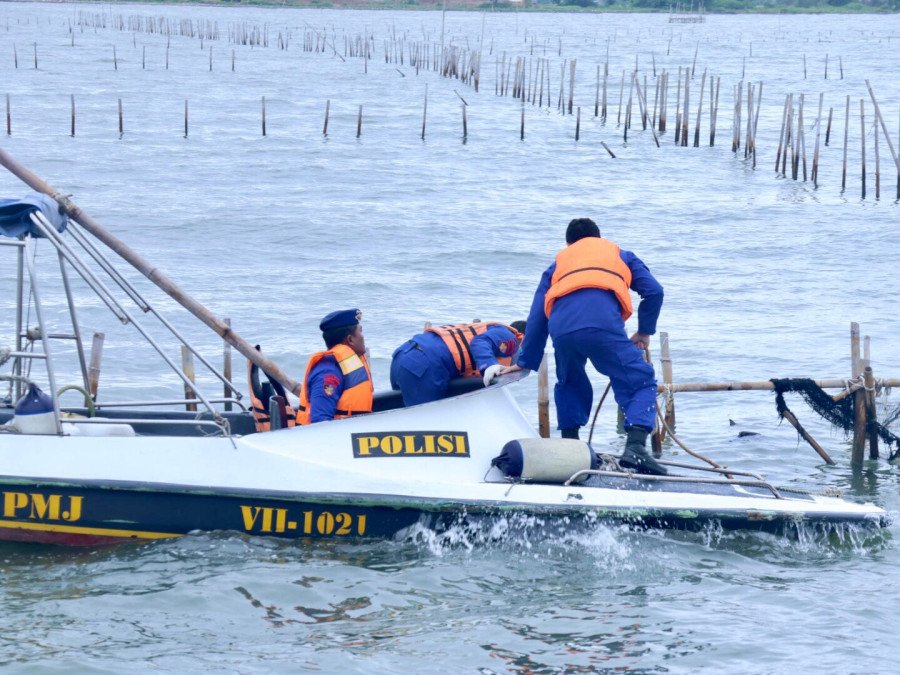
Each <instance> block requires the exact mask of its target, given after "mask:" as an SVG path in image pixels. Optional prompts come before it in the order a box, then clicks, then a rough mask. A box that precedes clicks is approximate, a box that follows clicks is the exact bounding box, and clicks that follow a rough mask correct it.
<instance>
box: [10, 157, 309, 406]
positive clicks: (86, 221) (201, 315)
mask: <svg viewBox="0 0 900 675" xmlns="http://www.w3.org/2000/svg"><path fill="white" fill-rule="evenodd" d="M0 164H2V165H3V166H5V167H6V168H7V169H8V170H9V171H10V172H11V173H12V174H13V175H15V176H17V177H18V178H19V179H20V180H22V182H24V183H25V184H26V185H28V186H29V187H30V188H31V189H32V190H36V191H38V192H42V193H44V194H45V195H48V196H50V197H52V198H53V199H55V200H56V202H57V203H58V204H59V205H60V207H62V209H63V211H65V213H66V214H67V215H68V216H69V217H70V218H71V219H72V220H74V221H75V222H76V223H78V224H79V225H81V226H82V227H83V228H84V229H85V230H87V231H88V232H90V233H91V234H92V235H93V236H94V237H96V238H97V239H99V240H100V241H102V242H103V243H104V244H106V245H107V246H108V247H109V248H111V249H112V250H113V251H114V252H115V253H116V254H118V255H119V256H120V257H122V258H123V259H124V260H125V261H126V262H128V263H129V264H131V265H132V266H133V267H134V268H135V269H137V270H138V271H139V272H140V273H141V274H143V275H144V276H145V277H147V278H148V279H149V280H150V281H152V282H153V283H154V284H156V285H157V286H159V288H161V289H162V290H163V291H164V292H165V293H166V294H167V295H169V296H170V297H171V298H172V299H173V300H175V301H176V302H177V303H178V304H179V305H181V306H182V307H184V308H185V309H186V310H188V311H189V312H190V313H191V314H193V315H194V316H195V317H197V318H198V319H199V320H200V321H202V322H203V323H204V324H206V325H207V326H208V327H209V328H211V329H212V330H213V331H215V332H216V334H217V335H219V336H220V337H221V338H222V339H224V340H225V341H226V342H228V343H229V344H231V346H233V347H234V348H235V349H237V350H238V352H240V353H241V355H243V356H244V357H245V358H247V359H248V360H249V361H250V362H251V363H255V364H256V365H257V366H259V367H260V368H261V369H262V370H264V371H265V372H266V373H268V374H269V375H270V376H272V377H273V378H274V379H276V380H278V382H280V383H281V384H282V385H284V386H285V387H286V388H287V389H289V390H290V391H292V392H293V393H294V394H298V395H299V393H300V383H299V382H297V381H295V380H293V379H292V378H290V377H288V376H287V375H286V374H285V373H284V372H283V371H282V370H281V368H279V367H278V365H277V364H275V363H274V362H273V361H270V360H269V359H267V358H265V357H264V356H263V355H262V354H261V353H260V352H259V351H257V350H256V349H255V348H254V347H253V345H251V344H250V343H249V342H247V341H246V340H244V339H243V338H242V337H241V336H240V335H238V334H237V333H235V332H234V331H232V330H231V327H230V326H228V325H227V324H226V323H225V322H224V321H222V320H221V319H219V318H217V317H216V316H215V315H214V314H213V313H212V312H210V311H209V310H208V309H207V308H206V307H204V306H203V305H202V304H200V303H199V302H197V300H195V299H194V298H193V297H191V296H190V295H188V294H187V293H185V292H184V291H183V290H182V289H181V288H179V287H178V285H176V284H175V282H173V281H172V280H171V279H169V277H167V276H166V275H165V274H164V273H163V272H162V271H161V270H160V269H158V268H157V267H156V266H155V265H153V264H151V263H150V262H149V261H148V260H146V259H144V258H143V257H142V256H141V255H140V254H138V253H137V252H136V251H134V250H132V249H131V248H130V247H128V246H127V245H126V244H125V242H123V241H122V240H121V239H119V238H118V237H116V236H115V235H113V234H112V233H111V232H109V231H108V230H106V229H105V228H104V227H102V226H101V225H100V224H99V223H98V222H97V221H95V220H94V219H93V218H92V217H91V216H90V215H88V214H87V213H85V212H84V211H82V210H81V207H79V206H78V205H76V204H75V203H74V202H73V201H72V200H71V199H70V198H69V197H68V196H67V195H66V194H64V193H62V192H60V191H59V190H57V189H56V188H54V187H53V186H51V185H49V184H48V183H47V182H45V181H44V180H43V179H42V178H40V177H39V176H37V175H35V174H34V173H32V172H31V171H29V170H28V169H26V168H25V167H24V166H22V165H21V164H19V163H18V162H17V161H16V160H15V159H13V158H12V157H11V156H10V155H9V153H7V152H6V151H5V150H3V149H2V148H0Z"/></svg>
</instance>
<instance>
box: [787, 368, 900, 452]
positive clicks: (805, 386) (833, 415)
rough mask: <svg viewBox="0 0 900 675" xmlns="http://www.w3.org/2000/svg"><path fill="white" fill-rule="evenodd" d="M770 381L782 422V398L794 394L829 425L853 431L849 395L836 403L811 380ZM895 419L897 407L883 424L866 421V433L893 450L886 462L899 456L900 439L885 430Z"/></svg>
mask: <svg viewBox="0 0 900 675" xmlns="http://www.w3.org/2000/svg"><path fill="white" fill-rule="evenodd" d="M769 381H770V382H771V383H772V385H773V386H774V387H775V408H776V409H777V410H778V416H779V417H781V418H782V419H783V418H784V413H785V411H787V410H789V408H788V407H787V403H785V401H784V395H785V394H786V393H787V392H796V393H798V394H800V396H802V397H803V400H804V401H806V404H807V405H808V406H809V407H810V408H812V409H813V410H814V411H815V412H817V413H818V414H819V415H820V416H821V417H824V418H825V419H826V420H828V421H829V422H831V424H832V426H835V427H838V428H840V429H843V430H844V431H847V432H850V431H852V430H853V422H854V414H853V397H852V396H847V397H845V398H842V399H841V400H840V401H835V400H834V399H833V398H832V397H831V396H830V395H828V394H827V393H826V392H825V390H823V389H822V388H821V387H820V386H819V385H817V384H816V383H815V381H814V380H810V379H809V378H805V377H791V378H783V379H779V378H773V379H771V380H769ZM898 417H900V406H897V407H896V408H895V409H894V410H892V411H891V412H890V413H888V415H887V416H886V417H885V420H884V422H883V423H879V422H878V421H877V420H867V422H866V432H867V433H869V434H872V433H875V434H878V436H879V437H880V438H881V440H882V441H884V443H885V444H886V445H887V446H888V447H889V448H890V447H891V446H893V447H894V451H893V452H892V453H891V456H890V458H889V461H894V460H895V459H897V458H898V457H900V437H898V436H897V435H896V434H895V433H893V432H892V431H891V430H890V429H889V428H888V427H890V425H891V424H892V423H893V422H894V421H895V420H897V418H898Z"/></svg>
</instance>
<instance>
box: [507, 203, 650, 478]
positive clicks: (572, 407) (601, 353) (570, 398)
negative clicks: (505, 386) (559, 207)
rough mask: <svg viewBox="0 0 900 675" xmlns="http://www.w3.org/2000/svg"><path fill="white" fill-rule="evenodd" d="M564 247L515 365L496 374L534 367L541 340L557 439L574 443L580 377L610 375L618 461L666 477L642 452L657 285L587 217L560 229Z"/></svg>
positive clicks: (584, 411) (579, 420) (586, 398)
mask: <svg viewBox="0 0 900 675" xmlns="http://www.w3.org/2000/svg"><path fill="white" fill-rule="evenodd" d="M566 244H567V247H566V248H565V249H563V250H562V251H560V252H559V253H558V254H557V256H556V261H555V262H554V263H553V264H552V265H550V267H548V268H547V270H546V271H545V272H544V274H543V276H542V277H541V281H540V283H539V284H538V287H537V291H535V294H534V300H533V302H532V304H531V312H530V314H529V315H528V335H527V336H526V337H525V341H524V343H523V344H522V350H521V353H520V355H519V358H518V361H517V364H516V365H514V366H510V367H508V368H505V369H504V370H503V371H502V372H512V371H514V370H519V369H527V370H536V369H537V368H538V367H539V366H540V363H541V359H542V358H543V355H544V346H545V345H546V343H547V335H548V333H549V335H550V337H551V338H552V339H553V347H554V350H555V353H556V379H557V383H556V387H555V390H554V400H555V402H556V417H557V422H558V428H559V430H560V432H561V435H562V437H563V438H575V439H577V438H578V431H579V429H580V428H581V427H582V426H584V425H585V424H586V423H587V421H588V416H589V415H590V411H591V403H592V399H593V389H592V387H591V382H590V380H589V379H588V376H587V373H586V372H585V363H586V362H587V360H588V359H590V361H591V363H592V364H593V366H594V368H596V369H597V370H598V371H600V372H601V373H603V374H604V375H606V376H607V377H609V380H610V383H611V384H612V390H613V393H614V394H615V397H616V402H617V403H618V404H619V407H621V408H622V410H623V411H624V412H625V430H626V433H627V434H628V440H627V441H626V443H625V452H624V454H623V455H622V458H621V460H620V461H619V463H620V464H621V465H622V466H624V467H626V468H629V469H633V470H635V471H639V472H641V473H650V474H657V475H665V474H666V473H667V472H666V469H665V468H664V467H663V466H662V465H660V464H659V463H658V462H657V461H656V460H655V459H653V457H652V456H651V455H650V454H649V453H648V452H647V436H648V435H649V434H650V432H651V431H653V420H654V415H655V414H656V379H655V377H654V373H653V366H652V365H650V364H649V363H647V362H646V361H644V357H643V350H644V349H646V348H647V347H649V346H650V336H651V335H653V334H654V333H655V332H656V320H657V318H658V317H659V312H660V309H662V303H663V288H662V286H661V285H660V284H659V282H658V281H657V280H656V279H654V278H653V275H652V274H650V270H648V269H647V266H646V265H644V263H643V262H641V260H640V259H639V258H638V257H637V256H636V255H634V253H632V252H630V251H624V250H622V249H620V248H619V247H618V246H617V245H616V244H614V243H613V242H611V241H609V240H608V239H603V238H601V236H600V228H599V227H597V224H596V223H595V222H594V221H593V220H591V219H590V218H576V219H575V220H573V221H571V222H570V223H569V227H568V229H567V230H566ZM629 289H633V290H635V291H636V292H637V293H638V295H640V296H641V304H640V306H639V307H638V330H637V332H636V333H635V334H634V335H632V336H631V338H628V336H627V333H626V332H625V321H626V320H627V319H628V317H629V316H631V314H632V306H631V296H630V295H629Z"/></svg>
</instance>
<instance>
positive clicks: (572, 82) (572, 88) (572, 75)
mask: <svg viewBox="0 0 900 675" xmlns="http://www.w3.org/2000/svg"><path fill="white" fill-rule="evenodd" d="M575 63H576V60H575V59H572V61H571V63H569V114H570V115H571V114H572V101H573V99H574V97H575Z"/></svg>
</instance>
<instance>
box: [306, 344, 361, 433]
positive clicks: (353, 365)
mask: <svg viewBox="0 0 900 675" xmlns="http://www.w3.org/2000/svg"><path fill="white" fill-rule="evenodd" d="M327 356H330V357H331V358H333V359H334V360H335V362H336V363H337V364H338V368H340V369H341V374H342V375H343V376H344V391H343V393H342V394H341V397H340V398H339V399H338V402H337V410H335V414H334V419H342V418H344V417H350V416H352V415H358V414H360V413H367V412H372V396H373V392H374V387H373V386H372V374H371V373H370V372H369V364H368V362H367V361H366V358H365V357H364V356H359V355H357V353H356V352H354V351H353V350H352V349H350V347H348V346H347V345H345V344H340V345H335V346H334V347H332V348H331V349H329V350H327V351H324V352H319V353H318V354H313V355H312V356H311V357H310V359H309V363H307V364H306V375H304V377H303V387H302V388H301V390H300V405H299V406H298V408H297V424H309V423H310V419H311V418H312V411H311V410H310V409H309V374H310V373H311V372H312V369H313V368H314V367H315V365H316V364H317V363H319V361H321V360H322V359H324V358H325V357H327Z"/></svg>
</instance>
